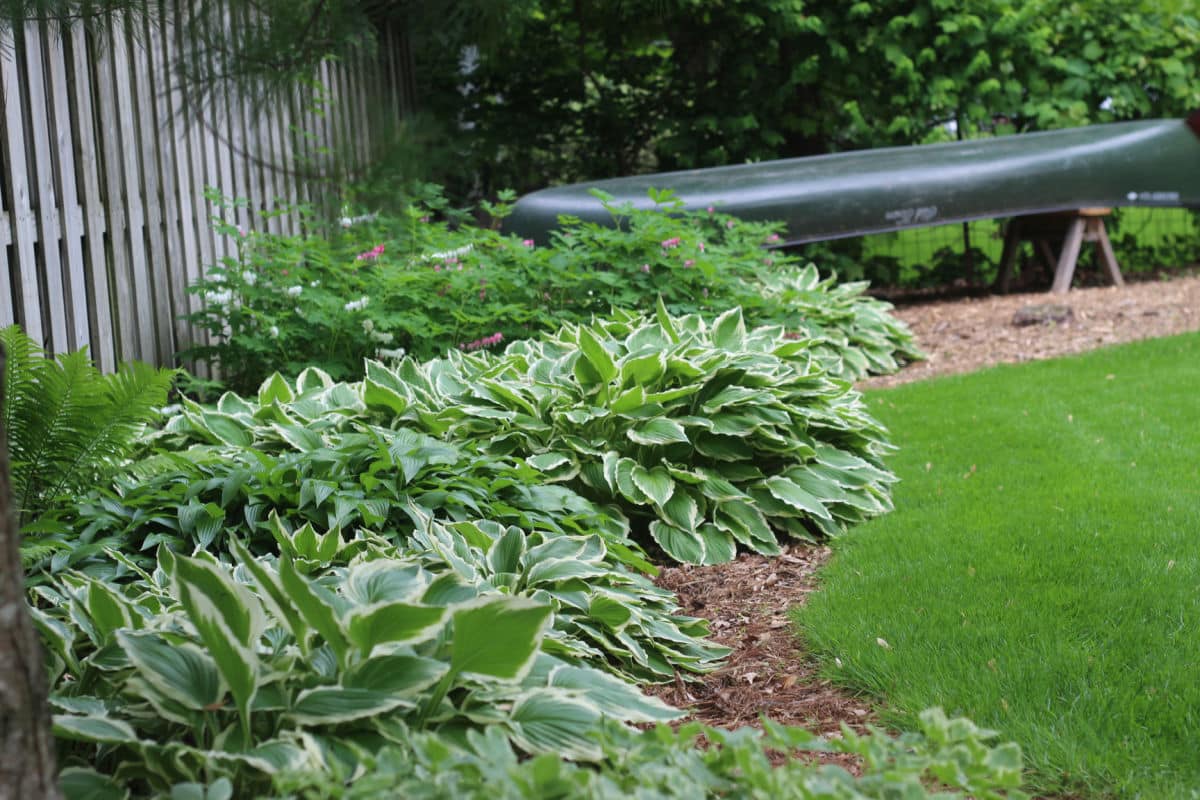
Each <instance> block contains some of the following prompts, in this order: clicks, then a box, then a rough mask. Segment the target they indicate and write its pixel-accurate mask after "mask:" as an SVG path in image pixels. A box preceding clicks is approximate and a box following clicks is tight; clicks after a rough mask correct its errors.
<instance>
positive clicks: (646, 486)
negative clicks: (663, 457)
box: [618, 464, 675, 506]
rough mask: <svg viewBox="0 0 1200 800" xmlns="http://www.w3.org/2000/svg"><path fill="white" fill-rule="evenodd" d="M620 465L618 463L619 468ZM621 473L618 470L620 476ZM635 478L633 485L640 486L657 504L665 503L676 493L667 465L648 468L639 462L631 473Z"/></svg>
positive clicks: (643, 492)
mask: <svg viewBox="0 0 1200 800" xmlns="http://www.w3.org/2000/svg"><path fill="white" fill-rule="evenodd" d="M619 469H620V465H618V470H619ZM619 477H620V473H619V472H618V478H619ZM630 477H631V478H632V480H633V485H634V486H636V487H637V488H638V490H639V491H640V492H642V494H644V495H646V497H649V498H650V500H651V502H653V503H654V504H655V505H659V506H661V505H663V504H665V503H666V502H667V501H668V500H670V499H671V495H672V494H674V493H675V481H674V480H673V479H672V478H671V473H669V472H667V468H666V467H661V466H659V467H654V468H653V469H646V468H645V467H643V466H642V465H641V464H637V465H635V466H634V468H633V472H632V473H631V474H630Z"/></svg>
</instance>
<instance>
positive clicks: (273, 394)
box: [258, 372, 296, 408]
mask: <svg viewBox="0 0 1200 800" xmlns="http://www.w3.org/2000/svg"><path fill="white" fill-rule="evenodd" d="M295 399H296V394H295V393H294V392H293V391H292V387H291V386H288V382H287V381H286V380H284V378H283V376H282V375H280V374H279V373H278V372H272V373H271V377H269V378H267V379H266V380H265V381H263V382H262V384H261V385H260V386H259V387H258V404H259V405H260V406H263V407H264V408H265V407H266V406H269V405H271V404H272V403H276V402H278V403H283V404H286V403H290V402H292V401H293V400H295Z"/></svg>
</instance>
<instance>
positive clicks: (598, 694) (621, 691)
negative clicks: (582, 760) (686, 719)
mask: <svg viewBox="0 0 1200 800" xmlns="http://www.w3.org/2000/svg"><path fill="white" fill-rule="evenodd" d="M549 685H550V686H551V687H555V688H559V689H568V690H571V691H577V692H580V693H581V694H585V695H586V696H587V699H588V701H589V702H591V703H595V704H596V706H597V707H598V708H599V709H600V710H601V711H602V712H604V713H605V714H608V715H609V716H611V717H614V718H616V719H621V720H625V721H626V722H634V723H637V722H668V721H670V720H673V719H679V718H680V717H681V716H683V712H681V711H679V710H678V709H675V708H671V706H669V705H667V704H666V703H664V702H662V701H661V700H659V699H658V698H656V697H652V696H650V695H648V694H644V693H643V692H642V691H641V689H639V688H638V687H636V686H633V685H631V684H629V683H627V682H625V681H623V680H621V679H620V678H617V677H615V676H613V675H609V674H607V673H604V672H600V671H598V670H595V669H589V668H587V667H576V666H569V665H565V664H564V665H562V666H559V667H555V668H554V671H553V672H551V673H550V681H549Z"/></svg>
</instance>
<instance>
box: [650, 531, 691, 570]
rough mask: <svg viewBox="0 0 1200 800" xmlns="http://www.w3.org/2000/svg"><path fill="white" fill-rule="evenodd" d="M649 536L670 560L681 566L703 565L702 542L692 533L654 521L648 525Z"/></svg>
mask: <svg viewBox="0 0 1200 800" xmlns="http://www.w3.org/2000/svg"><path fill="white" fill-rule="evenodd" d="M650 535H651V536H652V537H653V538H654V541H655V542H657V543H658V546H659V547H661V548H662V549H663V552H665V553H666V554H667V555H669V556H670V557H671V558H673V559H675V560H676V561H679V562H680V563H683V564H702V563H704V542H703V541H702V540H701V539H700V537H699V536H697V535H696V534H694V533H688V532H687V531H685V530H682V529H680V528H676V527H675V526H674V525H669V524H667V523H665V522H661V521H659V520H655V521H654V522H651V523H650Z"/></svg>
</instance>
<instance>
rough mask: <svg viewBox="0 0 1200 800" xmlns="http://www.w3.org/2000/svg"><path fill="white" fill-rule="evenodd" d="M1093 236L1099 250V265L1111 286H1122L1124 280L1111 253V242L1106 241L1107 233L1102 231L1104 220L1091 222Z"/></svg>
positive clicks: (1113, 254)
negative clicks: (1105, 273)
mask: <svg viewBox="0 0 1200 800" xmlns="http://www.w3.org/2000/svg"><path fill="white" fill-rule="evenodd" d="M1092 225H1093V227H1094V229H1093V234H1094V236H1095V239H1096V245H1097V246H1098V247H1099V248H1100V264H1101V266H1103V267H1104V269H1105V271H1106V272H1108V277H1109V280H1111V281H1112V283H1113V286H1124V285H1125V279H1124V278H1122V277H1121V268H1120V266H1118V265H1117V256H1116V254H1115V253H1113V249H1112V242H1110V241H1109V240H1108V231H1106V230H1105V229H1104V220H1102V219H1095V220H1092Z"/></svg>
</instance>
